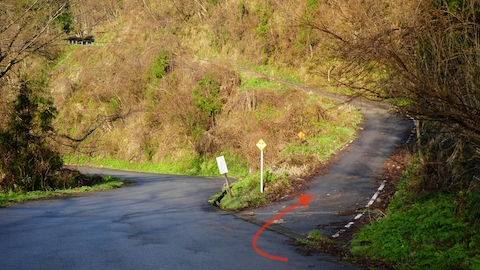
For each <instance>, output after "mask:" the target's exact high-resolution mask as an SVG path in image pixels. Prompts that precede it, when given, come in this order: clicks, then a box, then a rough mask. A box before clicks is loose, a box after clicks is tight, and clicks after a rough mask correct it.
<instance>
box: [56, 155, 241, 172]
mask: <svg viewBox="0 0 480 270" xmlns="http://www.w3.org/2000/svg"><path fill="white" fill-rule="evenodd" d="M220 155H224V156H225V160H226V162H227V167H228V176H229V177H233V178H238V177H244V176H246V175H247V174H248V169H247V166H246V165H245V161H244V160H242V159H241V158H240V157H238V156H235V155H231V154H228V153H223V154H219V156H220ZM64 161H65V164H75V165H80V166H93V167H104V168H110V169H118V170H125V171H138V172H149V173H159V174H176V175H197V176H218V175H219V172H218V165H217V161H216V159H215V158H210V159H205V158H200V159H198V158H197V157H195V156H194V155H192V156H190V157H185V158H184V159H182V160H177V161H168V160H167V161H166V162H165V163H153V162H129V161H126V160H119V159H114V158H97V157H95V158H91V157H84V156H80V157H78V156H77V157H72V156H66V157H64Z"/></svg>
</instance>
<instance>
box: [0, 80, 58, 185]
mask: <svg viewBox="0 0 480 270" xmlns="http://www.w3.org/2000/svg"><path fill="white" fill-rule="evenodd" d="M55 115H56V110H55V108H54V107H53V104H52V101H51V100H49V99H46V98H44V97H43V96H42V94H41V87H38V85H34V84H33V83H31V82H27V81H22V82H21V85H20V87H19V89H18V93H17V96H16V99H15V102H14V103H13V104H12V109H11V113H10V117H9V120H8V124H7V128H6V130H3V131H1V132H0V171H1V172H2V175H0V177H1V178H0V187H1V188H2V189H10V190H20V191H33V190H39V189H40V190H45V189H48V188H50V187H51V186H52V184H53V183H54V182H55V181H54V178H55V177H54V175H55V172H56V171H57V170H58V169H60V168H61V167H62V166H63V161H62V159H61V157H60V155H59V154H58V153H57V152H56V151H55V150H54V149H53V148H52V146H51V144H50V143H51V139H52V134H53V127H52V121H53V119H54V118H55Z"/></svg>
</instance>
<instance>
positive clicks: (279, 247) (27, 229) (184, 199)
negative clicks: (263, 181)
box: [0, 96, 410, 270]
mask: <svg viewBox="0 0 480 270" xmlns="http://www.w3.org/2000/svg"><path fill="white" fill-rule="evenodd" d="M331 98H333V99H341V98H339V97H335V96H333V97H331ZM353 104H354V105H355V106H356V107H357V108H359V109H360V110H361V111H362V113H363V114H364V116H365V118H366V121H365V122H364V124H363V131H361V132H360V136H359V138H358V139H357V140H355V141H354V142H353V143H352V144H351V145H349V146H348V147H347V149H346V150H345V151H348V154H345V155H343V156H342V157H341V159H340V160H339V162H338V164H336V165H335V166H333V167H332V168H331V169H330V171H329V174H328V175H327V176H325V177H323V178H318V179H316V180H315V184H314V186H313V187H312V188H311V189H309V190H308V193H310V194H314V195H315V196H314V198H313V200H312V201H311V202H310V205H309V207H308V208H307V209H303V208H302V207H298V208H296V209H295V210H294V211H292V212H291V213H289V214H287V215H285V216H284V220H285V223H284V224H282V226H278V225H276V226H273V227H276V228H277V231H279V232H281V233H282V234H279V233H276V232H273V231H269V230H267V231H265V232H263V233H262V234H261V236H260V237H259V239H258V241H257V244H258V247H259V248H260V249H261V250H262V251H264V252H266V253H268V254H272V255H275V256H281V257H287V258H288V259H289V260H288V262H280V261H276V260H271V259H267V258H265V257H262V256H260V255H258V254H257V253H256V252H255V251H254V249H253V248H252V239H253V236H254V235H255V233H256V232H257V231H258V230H259V228H260V227H259V226H258V225H257V224H259V225H262V224H263V223H265V222H266V221H268V220H269V219H270V218H271V217H273V216H274V215H276V214H277V213H278V212H280V211H282V209H284V208H283V207H284V206H289V205H291V204H293V203H294V202H296V201H297V200H296V199H295V201H289V202H280V203H275V204H272V205H268V206H265V207H262V208H258V209H254V210H253V211H254V212H255V216H253V217H251V216H249V215H247V214H246V213H239V214H237V215H236V216H234V215H230V214H227V213H224V212H221V211H218V210H217V209H216V208H214V207H212V206H210V205H208V204H207V202H206V198H208V197H209V196H210V195H211V194H214V193H216V192H218V190H219V189H220V187H221V186H222V184H223V180H222V179H218V178H202V177H183V176H172V175H156V174H146V173H132V172H123V171H114V170H106V169H93V168H80V169H81V171H83V172H84V173H90V174H97V173H98V174H110V175H114V176H117V177H121V178H126V179H132V180H135V181H136V183H135V184H134V185H132V186H127V187H122V188H120V189H116V190H111V191H106V192H100V193H92V194H86V195H82V196H74V197H63V198H56V199H48V200H39V201H35V202H28V203H24V204H18V205H14V206H11V207H8V208H3V209H0V269H4V270H5V269H306V268H308V269H310V268H313V269H360V268H358V267H357V266H354V265H349V264H345V263H340V262H335V258H332V257H329V256H327V255H314V256H303V255H301V254H299V253H298V251H297V250H296V249H295V247H294V246H292V245H290V242H289V240H290V238H289V237H287V236H285V235H291V236H295V235H306V234H307V233H308V232H309V231H311V230H313V229H315V228H316V226H317V225H319V224H330V223H332V222H337V223H338V224H339V226H337V227H330V228H326V229H324V230H323V232H324V233H325V234H330V235H332V234H334V233H335V232H336V231H337V230H338V229H339V228H341V225H342V224H345V223H347V222H349V221H350V220H352V218H353V216H352V215H347V216H337V215H335V213H337V212H341V211H345V210H350V209H351V210H355V209H358V208H359V206H358V204H360V205H364V204H366V203H367V201H368V199H369V198H370V197H371V196H372V194H373V193H374V192H375V189H376V188H377V187H378V183H377V181H375V180H373V178H372V177H373V176H374V175H377V174H380V173H381V169H382V166H383V162H384V160H385V159H386V158H387V157H388V156H389V155H390V153H391V151H392V150H393V149H394V147H395V145H396V144H399V143H402V141H403V139H405V138H404V134H405V131H406V130H407V129H408V128H409V126H410V123H409V122H408V121H400V119H397V118H396V117H394V116H392V115H391V114H390V113H388V110H386V109H385V108H384V107H382V106H378V104H371V103H370V102H369V101H364V100H361V99H359V100H356V101H353ZM327 194H328V196H327ZM339 209H341V210H339ZM250 211H252V210H249V212H250ZM239 217H240V218H239ZM243 219H246V220H249V221H251V222H253V223H257V224H252V223H251V222H245V220H243ZM278 229H280V230H278ZM281 229H284V230H283V231H282V230H281Z"/></svg>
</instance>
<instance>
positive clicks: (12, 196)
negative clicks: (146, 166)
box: [0, 176, 125, 207]
mask: <svg viewBox="0 0 480 270" xmlns="http://www.w3.org/2000/svg"><path fill="white" fill-rule="evenodd" d="M102 178H103V181H102V182H101V183H99V184H96V185H93V186H82V187H77V188H71V189H57V190H47V191H41V190H36V191H30V192H26V193H25V192H14V191H9V192H0V207H4V206H6V205H9V204H12V203H18V202H24V201H29V200H36V199H42V198H50V197H55V196H63V195H69V194H79V193H85V192H94V191H102V190H109V189H115V188H119V187H121V186H123V185H124V183H125V181H124V180H121V179H119V178H116V177H112V176H103V177H102Z"/></svg>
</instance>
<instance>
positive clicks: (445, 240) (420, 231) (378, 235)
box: [350, 166, 480, 269]
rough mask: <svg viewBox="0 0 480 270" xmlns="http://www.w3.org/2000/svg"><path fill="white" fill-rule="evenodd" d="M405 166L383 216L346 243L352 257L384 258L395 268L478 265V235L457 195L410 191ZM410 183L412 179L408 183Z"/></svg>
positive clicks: (466, 266) (468, 266)
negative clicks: (402, 175) (461, 208)
mask: <svg viewBox="0 0 480 270" xmlns="http://www.w3.org/2000/svg"><path fill="white" fill-rule="evenodd" d="M415 169H416V167H415V166H410V168H409V171H407V173H406V174H405V176H404V177H403V179H402V180H401V182H400V183H399V185H398V186H397V189H398V190H397V192H396V194H395V196H394V198H393V200H392V202H391V203H390V205H389V208H388V209H387V216H386V217H384V218H382V219H380V220H378V221H374V222H373V223H372V224H371V225H369V226H366V227H363V228H362V229H361V231H360V232H359V233H358V234H357V235H356V237H355V239H354V240H353V241H352V244H351V247H350V249H351V252H352V254H353V255H355V256H357V257H366V258H369V259H373V260H386V261H388V262H390V264H391V265H392V266H393V267H394V268H396V269H480V252H479V250H480V235H479V234H478V232H477V230H476V229H475V227H478V225H475V224H471V223H470V222H469V221H468V220H467V218H466V214H465V212H459V211H458V210H459V208H458V206H459V202H460V201H462V200H464V198H463V197H462V196H461V194H459V195H451V194H450V195H446V194H441V193H429V194H426V195H423V196H413V195H409V194H410V192H409V191H408V189H409V186H411V185H412V184H411V183H409V182H413V183H415V182H417V179H415V178H413V175H416V174H413V173H411V171H412V170H415ZM413 185H414V184H413Z"/></svg>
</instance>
